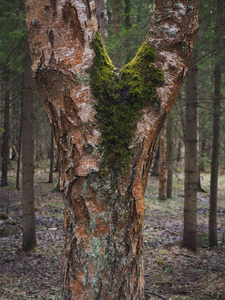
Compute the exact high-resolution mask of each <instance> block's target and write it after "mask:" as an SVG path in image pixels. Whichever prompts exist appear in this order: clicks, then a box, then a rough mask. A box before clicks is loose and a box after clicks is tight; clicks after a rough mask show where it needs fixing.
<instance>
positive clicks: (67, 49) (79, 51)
mask: <svg viewBox="0 0 225 300" xmlns="http://www.w3.org/2000/svg"><path fill="white" fill-rule="evenodd" d="M47 3H48V2H45V1H44V0H43V1H42V2H41V3H40V1H38V2H37V1H35V0H33V1H31V0H29V1H27V5H26V8H27V24H28V34H29V38H30V42H31V50H32V61H33V71H34V75H35V79H36V82H37V86H38V89H39V92H40V93H41V95H42V99H43V100H44V103H45V108H46V111H47V114H48V117H49V120H50V123H51V125H52V129H53V133H54V137H55V140H56V142H57V146H58V150H59V156H60V161H61V172H60V173H61V183H62V186H61V187H62V189H63V192H64V198H65V222H64V225H65V226H64V229H65V244H64V290H63V298H64V299H71V298H73V299H79V300H80V299H85V298H87V299H88V298H98V297H99V298H103V299H119V298H122V299H130V298H133V299H143V297H144V293H143V292H144V291H143V259H142V247H143V245H142V231H143V216H144V191H145V187H146V183H147V176H148V172H149V167H150V162H151V157H152V153H153V149H154V148H155V143H156V140H157V136H158V133H159V130H160V128H161V126H162V125H163V122H164V120H165V118H166V116H167V114H168V112H169V110H170V108H171V105H172V103H173V101H174V99H175V98H176V96H177V94H178V91H179V89H180V87H181V84H182V82H183V79H184V77H185V73H186V69H187V64H188V62H189V58H190V54H191V50H192V47H193V42H194V37H195V34H196V30H197V27H198V22H197V12H198V3H197V1H191V2H190V0H188V1H186V0H183V1H180V3H179V5H178V6H177V7H174V5H173V2H172V1H171V2H167V3H166V5H167V9H168V10H170V11H171V14H172V15H173V18H170V19H169V20H168V14H167V13H166V14H165V3H164V2H163V3H162V1H156V3H155V4H156V5H155V11H154V14H153V19H152V26H151V30H150V34H149V36H148V38H147V41H146V42H145V43H144V44H143V45H142V47H141V48H140V50H139V52H138V53H137V56H136V57H135V58H134V60H132V61H131V62H130V64H128V65H126V66H125V67H124V68H123V69H122V70H120V72H119V73H118V72H117V71H116V70H115V68H114V66H113V65H112V64H111V61H110V59H109V58H108V56H107V54H106V53H105V49H104V47H103V45H102V42H101V39H100V36H99V34H98V33H96V31H97V27H96V18H95V14H94V8H95V5H94V2H93V1H91V2H90V3H89V2H87V3H85V5H84V4H82V6H81V5H78V4H79V3H77V1H74V2H72V3H69V2H65V3H63V4H62V3H60V4H59V3H58V2H54V3H53V2H52V3H51V5H47ZM45 8H46V9H45ZM43 9H44V10H43ZM184 12H185V13H184ZM177 13H179V15H180V16H182V18H178V19H177V18H176V14H177ZM159 17H161V20H160V25H161V28H163V30H158V26H159V24H158V22H157V20H158V19H159ZM174 20H176V21H174ZM168 25H169V28H170V29H171V30H169V29H168ZM187 25H189V26H187ZM46 28H49V30H46ZM175 33H176V34H175ZM91 42H92V43H91ZM183 44H185V47H183V46H182V45H183ZM37 45H38V46H37ZM151 45H153V47H155V51H156V55H155V54H154V50H153V48H152V46H151ZM42 50H43V51H42ZM152 63H154V65H153V64H152ZM159 69H161V70H162V72H163V74H164V79H163V81H162V73H161V71H160V70H159ZM89 74H90V76H91V77H89ZM159 84H160V86H159ZM156 89H157V92H158V95H157V94H156ZM150 95H152V100H150ZM137 100H138V101H137ZM135 116H136V117H135ZM137 117H138V118H137ZM99 151H100V152H99Z"/></svg>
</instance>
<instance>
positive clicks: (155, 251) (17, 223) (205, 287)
mask: <svg viewBox="0 0 225 300" xmlns="http://www.w3.org/2000/svg"><path fill="white" fill-rule="evenodd" d="M10 174H11V176H10V177H9V186H8V187H4V188H0V213H5V214H7V215H8V218H7V219H6V220H3V219H4V215H3V214H1V218H0V284H1V287H0V299H1V300H9V299H13V300H17V299H18V300H23V299H24V300H25V299H43V300H51V299H52V300H53V299H61V286H62V246H63V229H62V226H63V203H62V197H61V194H60V193H57V192H52V190H53V188H54V187H55V186H56V181H55V183H54V184H49V183H47V179H48V173H47V169H44V168H39V169H38V170H37V171H36V173H35V211H36V227H37V243H38V246H37V248H36V249H35V250H33V251H31V252H23V251H21V243H22V218H21V191H18V190H16V189H15V187H14V186H15V177H14V175H13V170H12V171H11V173H10ZM202 187H203V188H204V189H205V190H206V191H208V190H209V175H208V174H203V176H202ZM219 188H220V190H219V202H218V234H219V246H218V247H216V248H209V247H208V241H207V231H208V225H207V224H208V212H209V210H208V202H209V193H208V192H207V193H198V237H199V238H198V240H199V248H198V251H197V252H196V253H194V252H191V251H188V250H186V249H184V248H182V247H181V241H182V231H183V202H184V192H183V177H182V176H181V175H180V174H175V176H174V193H173V199H169V200H166V201H159V200H158V199H157V194H158V179H157V178H156V177H150V178H149V184H148V187H147V191H146V213H145V230H144V245H145V282H146V284H145V292H146V297H145V298H146V300H147V299H152V300H158V299H167V300H169V299H170V300H175V299H179V300H184V299H186V300H189V299H191V300H201V299H204V300H208V299H210V300H215V299H221V300H224V299H225V236H224V234H225V176H220V178H219Z"/></svg>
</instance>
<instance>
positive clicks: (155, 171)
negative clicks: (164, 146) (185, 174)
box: [151, 139, 160, 176]
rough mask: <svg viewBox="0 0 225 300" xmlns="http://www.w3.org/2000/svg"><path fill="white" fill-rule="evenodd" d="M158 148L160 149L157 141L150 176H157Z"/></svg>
mask: <svg viewBox="0 0 225 300" xmlns="http://www.w3.org/2000/svg"><path fill="white" fill-rule="evenodd" d="M159 148H160V142H159V139H158V142H157V145H156V150H155V155H154V160H153V166H152V172H151V176H159Z"/></svg>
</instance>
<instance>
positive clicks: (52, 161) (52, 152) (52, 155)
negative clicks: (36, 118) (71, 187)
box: [48, 131, 54, 183]
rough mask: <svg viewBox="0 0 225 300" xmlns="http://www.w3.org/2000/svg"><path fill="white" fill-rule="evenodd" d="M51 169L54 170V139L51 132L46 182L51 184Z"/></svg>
mask: <svg viewBox="0 0 225 300" xmlns="http://www.w3.org/2000/svg"><path fill="white" fill-rule="evenodd" d="M53 169H54V139H53V134H52V131H51V149H50V170H49V179H48V182H49V183H52V182H53Z"/></svg>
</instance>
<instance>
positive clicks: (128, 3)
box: [125, 0, 131, 29]
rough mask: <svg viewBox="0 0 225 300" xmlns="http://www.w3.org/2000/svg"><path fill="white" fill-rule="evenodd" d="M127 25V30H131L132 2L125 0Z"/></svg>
mask: <svg viewBox="0 0 225 300" xmlns="http://www.w3.org/2000/svg"><path fill="white" fill-rule="evenodd" d="M125 24H126V28H127V29H129V28H130V27H131V20H130V0H125Z"/></svg>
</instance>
